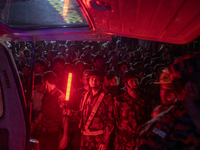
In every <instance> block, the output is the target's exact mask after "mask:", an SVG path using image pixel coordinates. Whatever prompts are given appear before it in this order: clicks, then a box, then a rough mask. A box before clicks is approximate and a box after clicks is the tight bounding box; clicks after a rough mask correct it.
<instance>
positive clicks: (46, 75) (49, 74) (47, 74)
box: [43, 71, 58, 85]
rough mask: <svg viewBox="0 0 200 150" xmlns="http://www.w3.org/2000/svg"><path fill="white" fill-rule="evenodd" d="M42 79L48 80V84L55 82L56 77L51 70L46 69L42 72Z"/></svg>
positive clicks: (56, 80)
mask: <svg viewBox="0 0 200 150" xmlns="http://www.w3.org/2000/svg"><path fill="white" fill-rule="evenodd" d="M43 79H44V81H48V82H49V83H50V84H55V85H56V84H57V82H58V77H57V75H56V74H55V73H54V72H53V71H47V72H45V73H44V74H43Z"/></svg>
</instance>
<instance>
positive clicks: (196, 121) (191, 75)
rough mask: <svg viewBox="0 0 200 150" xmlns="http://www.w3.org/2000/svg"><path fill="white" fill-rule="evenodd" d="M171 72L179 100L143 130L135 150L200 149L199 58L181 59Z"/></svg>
mask: <svg viewBox="0 0 200 150" xmlns="http://www.w3.org/2000/svg"><path fill="white" fill-rule="evenodd" d="M168 70H169V74H170V77H171V80H172V84H173V87H174V89H175V91H176V93H177V100H176V101H175V103H174V104H173V105H172V106H171V107H170V108H169V109H168V110H166V111H165V112H163V113H161V114H160V115H159V116H157V117H156V118H154V119H152V120H150V121H149V122H147V123H146V124H145V125H144V126H143V127H142V128H141V130H140V131H141V132H140V134H139V137H138V139H137V144H136V150H149V149H150V150H157V149H173V150H177V149H180V150H182V149H190V150H191V149H193V150H197V149H200V117H199V116H200V55H199V54H197V55H192V56H191V55H186V56H185V57H181V58H178V59H177V60H175V61H174V62H173V63H172V64H171V65H170V66H169V67H168Z"/></svg>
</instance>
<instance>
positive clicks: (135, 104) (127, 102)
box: [114, 70, 147, 150]
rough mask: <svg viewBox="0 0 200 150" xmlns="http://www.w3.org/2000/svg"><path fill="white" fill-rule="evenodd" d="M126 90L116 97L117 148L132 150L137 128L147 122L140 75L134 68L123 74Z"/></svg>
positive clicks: (117, 149) (115, 144) (119, 149)
mask: <svg viewBox="0 0 200 150" xmlns="http://www.w3.org/2000/svg"><path fill="white" fill-rule="evenodd" d="M122 82H123V84H124V86H125V87H126V89H127V90H126V92H125V93H124V94H122V95H120V96H118V97H116V98H115V101H114V106H115V107H114V116H115V122H116V130H115V142H114V146H115V149H116V150H132V149H134V147H135V139H136V137H135V136H136V129H137V127H138V126H140V125H141V124H143V123H145V121H146V115H147V113H145V110H147V109H145V107H146V105H145V102H144V100H143V99H142V98H141V95H140V93H139V90H138V86H139V76H138V75H137V74H136V72H135V71H134V70H128V71H126V72H125V73H124V74H123V76H122Z"/></svg>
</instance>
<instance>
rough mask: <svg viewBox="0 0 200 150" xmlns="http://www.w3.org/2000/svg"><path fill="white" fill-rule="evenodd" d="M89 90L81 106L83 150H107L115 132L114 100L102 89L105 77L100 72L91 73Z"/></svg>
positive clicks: (93, 71) (80, 125)
mask: <svg viewBox="0 0 200 150" xmlns="http://www.w3.org/2000/svg"><path fill="white" fill-rule="evenodd" d="M88 76H89V78H88V82H89V86H90V88H91V90H89V91H88V92H87V93H86V94H85V95H84V99H83V101H82V103H81V105H80V107H81V108H80V110H81V120H80V124H79V127H80V128H81V132H82V137H81V148H80V149H81V150H107V149H109V146H110V144H111V140H110V139H111V138H110V137H111V135H112V133H113V130H114V118H113V99H112V96H111V95H110V94H108V93H106V92H105V91H104V90H103V89H102V83H103V76H102V73H101V72H100V71H98V70H92V71H91V72H90V73H89V75H88Z"/></svg>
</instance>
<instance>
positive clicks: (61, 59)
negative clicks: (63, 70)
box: [53, 56, 65, 65]
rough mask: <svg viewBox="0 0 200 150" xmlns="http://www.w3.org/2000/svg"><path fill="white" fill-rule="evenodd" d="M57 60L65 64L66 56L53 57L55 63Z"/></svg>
mask: <svg viewBox="0 0 200 150" xmlns="http://www.w3.org/2000/svg"><path fill="white" fill-rule="evenodd" d="M57 62H60V63H62V64H63V65H64V64H65V58H64V57H63V56H56V57H55V58H54V59H53V63H54V64H55V63H57Z"/></svg>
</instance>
